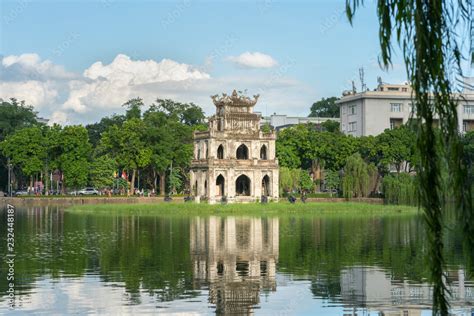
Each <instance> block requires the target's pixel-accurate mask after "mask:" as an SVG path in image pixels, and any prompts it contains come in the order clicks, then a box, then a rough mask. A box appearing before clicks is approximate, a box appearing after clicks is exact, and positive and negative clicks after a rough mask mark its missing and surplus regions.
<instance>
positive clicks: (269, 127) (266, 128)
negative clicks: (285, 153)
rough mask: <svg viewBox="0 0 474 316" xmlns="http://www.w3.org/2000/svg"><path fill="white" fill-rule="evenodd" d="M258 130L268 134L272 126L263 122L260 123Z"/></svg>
mask: <svg viewBox="0 0 474 316" xmlns="http://www.w3.org/2000/svg"><path fill="white" fill-rule="evenodd" d="M260 130H261V131H262V132H263V133H264V134H270V133H271V132H272V126H271V125H270V123H265V124H263V125H262V127H261V128H260Z"/></svg>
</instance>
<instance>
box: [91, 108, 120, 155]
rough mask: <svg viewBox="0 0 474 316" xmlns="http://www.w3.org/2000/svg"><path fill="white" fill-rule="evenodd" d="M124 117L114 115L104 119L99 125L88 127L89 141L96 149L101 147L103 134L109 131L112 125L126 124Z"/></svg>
mask: <svg viewBox="0 0 474 316" xmlns="http://www.w3.org/2000/svg"><path fill="white" fill-rule="evenodd" d="M125 119H126V118H125V116H124V115H117V114H115V115H112V116H108V117H103V118H102V119H101V120H100V121H99V122H98V123H94V124H89V125H86V129H87V132H88V133H89V141H90V143H91V144H92V146H93V147H94V148H95V147H97V146H98V145H99V143H100V139H101V137H102V133H104V132H105V131H106V130H108V129H109V127H111V126H112V125H117V126H122V124H123V122H125Z"/></svg>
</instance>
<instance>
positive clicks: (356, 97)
mask: <svg viewBox="0 0 474 316" xmlns="http://www.w3.org/2000/svg"><path fill="white" fill-rule="evenodd" d="M411 97H412V90H411V87H410V86H409V85H391V84H380V85H379V86H378V87H377V89H375V90H374V91H364V92H360V93H353V92H345V93H343V96H342V98H341V99H340V100H339V101H337V103H338V104H339V109H340V117H341V131H342V132H343V133H345V134H348V135H353V136H369V135H374V136H375V135H378V134H381V133H382V132H383V131H384V130H385V129H388V128H394V127H397V126H400V125H402V124H404V123H406V122H407V121H408V120H409V118H410V116H411V112H412V98H411ZM463 97H464V100H463V101H460V104H459V106H458V118H459V131H460V132H467V131H472V130H474V94H469V93H466V94H464V95H463Z"/></svg>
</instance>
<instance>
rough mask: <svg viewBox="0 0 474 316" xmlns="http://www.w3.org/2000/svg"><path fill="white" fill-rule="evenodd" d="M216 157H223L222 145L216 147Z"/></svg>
mask: <svg viewBox="0 0 474 316" xmlns="http://www.w3.org/2000/svg"><path fill="white" fill-rule="evenodd" d="M217 159H224V146H222V145H219V148H217Z"/></svg>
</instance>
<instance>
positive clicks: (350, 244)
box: [0, 206, 474, 315]
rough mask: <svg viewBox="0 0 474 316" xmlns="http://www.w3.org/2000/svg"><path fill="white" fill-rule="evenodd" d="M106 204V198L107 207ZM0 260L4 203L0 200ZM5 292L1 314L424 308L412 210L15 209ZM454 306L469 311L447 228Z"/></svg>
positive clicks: (1, 269)
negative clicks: (11, 270)
mask: <svg viewBox="0 0 474 316" xmlns="http://www.w3.org/2000/svg"><path fill="white" fill-rule="evenodd" d="M111 210H113V206H111ZM0 218H1V220H0V232H1V235H0V254H1V256H2V258H5V254H6V251H7V248H6V232H5V228H6V225H7V224H6V218H7V216H6V210H5V209H2V210H0ZM15 242H16V243H15V290H16V295H15V300H16V305H17V307H16V309H15V310H14V311H9V310H8V304H7V295H6V294H7V293H6V290H7V282H6V277H5V276H6V273H7V265H6V264H5V260H2V262H1V263H0V277H1V279H0V314H5V313H12V314H15V313H16V314H25V313H28V314H30V313H33V314H43V315H55V314H112V315H119V314H139V313H145V314H160V315H161V314H163V315H177V314H180V315H188V314H192V315H198V314H199V315H201V314H216V313H217V314H234V315H247V314H257V315H294V314H298V315H315V314H318V315H381V314H382V313H383V315H429V314H431V312H430V305H431V289H430V287H429V286H428V284H427V283H426V276H427V262H426V260H425V257H424V251H425V249H426V239H425V236H424V231H423V223H422V219H421V217H420V216H417V215H403V214H399V215H391V216H377V215H373V216H370V215H369V216H361V215H356V216H352V215H334V214H332V215H311V216H309V215H300V216H299V215H282V216H279V217H272V216H228V215H227V216H208V215H205V216H194V215H190V216H183V215H173V214H168V215H156V214H154V215H153V214H149V213H144V212H138V211H137V212H135V213H133V214H131V213H127V214H123V213H122V214H120V213H115V212H113V211H111V212H109V213H107V214H92V213H80V214H78V213H71V212H68V211H64V209H63V208H61V207H43V208H28V209H27V208H23V209H21V208H17V210H16V222H15ZM446 245H447V247H446V256H447V263H448V265H449V275H448V279H449V281H450V284H451V290H452V298H451V305H452V312H453V313H454V314H459V315H474V282H473V279H472V277H470V276H469V274H468V273H467V271H466V270H465V268H464V265H463V263H464V258H463V250H462V242H461V236H460V235H459V233H458V231H457V230H456V229H455V227H448V229H447V232H446Z"/></svg>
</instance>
